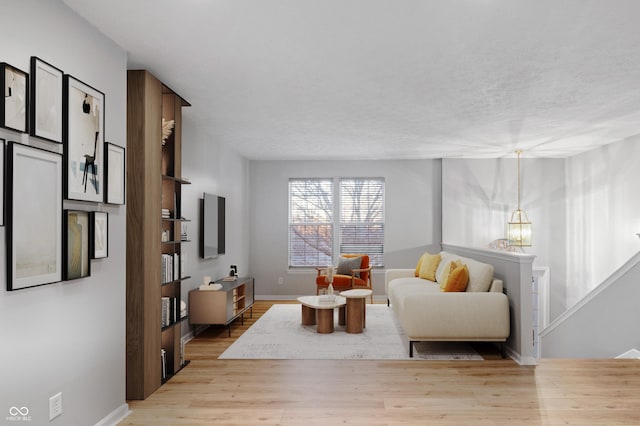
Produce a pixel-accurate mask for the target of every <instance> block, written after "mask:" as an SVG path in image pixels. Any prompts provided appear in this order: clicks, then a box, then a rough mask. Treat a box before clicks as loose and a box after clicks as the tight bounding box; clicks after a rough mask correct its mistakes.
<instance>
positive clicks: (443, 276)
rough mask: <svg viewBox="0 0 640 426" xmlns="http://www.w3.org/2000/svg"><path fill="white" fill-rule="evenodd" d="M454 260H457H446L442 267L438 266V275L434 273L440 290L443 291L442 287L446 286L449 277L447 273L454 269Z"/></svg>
mask: <svg viewBox="0 0 640 426" xmlns="http://www.w3.org/2000/svg"><path fill="white" fill-rule="evenodd" d="M456 262H458V261H457V260H454V261H449V262H447V264H446V265H445V267H444V268H440V267H438V269H439V270H440V275H438V274H437V273H436V281H437V282H438V284H439V285H440V290H441V291H444V288H445V287H446V286H447V280H448V279H449V274H450V273H451V271H453V270H454V269H455V267H456Z"/></svg>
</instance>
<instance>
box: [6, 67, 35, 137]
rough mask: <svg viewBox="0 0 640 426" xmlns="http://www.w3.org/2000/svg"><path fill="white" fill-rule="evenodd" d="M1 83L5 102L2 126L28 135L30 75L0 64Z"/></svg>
mask: <svg viewBox="0 0 640 426" xmlns="http://www.w3.org/2000/svg"><path fill="white" fill-rule="evenodd" d="M0 81H2V84H3V92H4V102H0V126H1V127H4V128H6V129H11V130H15V131H18V132H22V133H26V132H27V113H28V111H29V108H28V107H29V97H28V87H29V75H28V74H27V73H26V72H24V71H22V70H19V69H18V68H16V67H13V66H11V65H9V64H7V63H4V62H3V63H0Z"/></svg>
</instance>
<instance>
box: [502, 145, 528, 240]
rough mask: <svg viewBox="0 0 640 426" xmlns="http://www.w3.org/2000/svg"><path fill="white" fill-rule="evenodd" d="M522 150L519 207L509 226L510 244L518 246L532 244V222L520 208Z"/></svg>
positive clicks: (518, 152) (513, 214) (519, 152)
mask: <svg viewBox="0 0 640 426" xmlns="http://www.w3.org/2000/svg"><path fill="white" fill-rule="evenodd" d="M521 153H522V151H520V150H518V151H516V154H517V155H518V208H517V209H516V210H515V211H514V212H513V213H512V214H511V220H510V221H509V226H508V235H507V236H508V238H509V245H511V246H517V247H529V246H531V222H530V221H529V218H528V217H527V213H526V212H525V211H524V210H521V209H520V154H521Z"/></svg>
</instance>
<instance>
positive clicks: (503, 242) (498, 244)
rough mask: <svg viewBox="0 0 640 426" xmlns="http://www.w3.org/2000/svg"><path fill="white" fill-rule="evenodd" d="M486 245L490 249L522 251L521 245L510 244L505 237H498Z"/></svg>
mask: <svg viewBox="0 0 640 426" xmlns="http://www.w3.org/2000/svg"><path fill="white" fill-rule="evenodd" d="M487 247H489V248H490V249H492V250H499V251H508V252H512V253H522V252H523V250H522V247H517V246H510V245H509V240H508V239H506V238H498V239H497V240H493V241H491V242H490V243H489V244H488V245H487Z"/></svg>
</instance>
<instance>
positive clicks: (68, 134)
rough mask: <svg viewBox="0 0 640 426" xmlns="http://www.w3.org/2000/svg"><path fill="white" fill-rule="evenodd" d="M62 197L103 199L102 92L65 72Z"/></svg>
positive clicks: (70, 198)
mask: <svg viewBox="0 0 640 426" xmlns="http://www.w3.org/2000/svg"><path fill="white" fill-rule="evenodd" d="M64 93H65V97H64V109H63V111H64V120H63V122H64V126H63V127H64V131H63V140H64V153H65V155H64V158H65V173H64V177H65V197H66V198H67V199H69V200H80V201H94V202H97V203H101V202H103V201H104V179H103V176H104V167H103V166H104V162H103V157H104V155H103V154H104V93H102V92H100V91H99V90H96V89H94V88H93V87H91V86H88V85H87V84H85V83H83V82H81V81H80V80H76V79H75V78H73V77H72V76H70V75H65V76H64Z"/></svg>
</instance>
